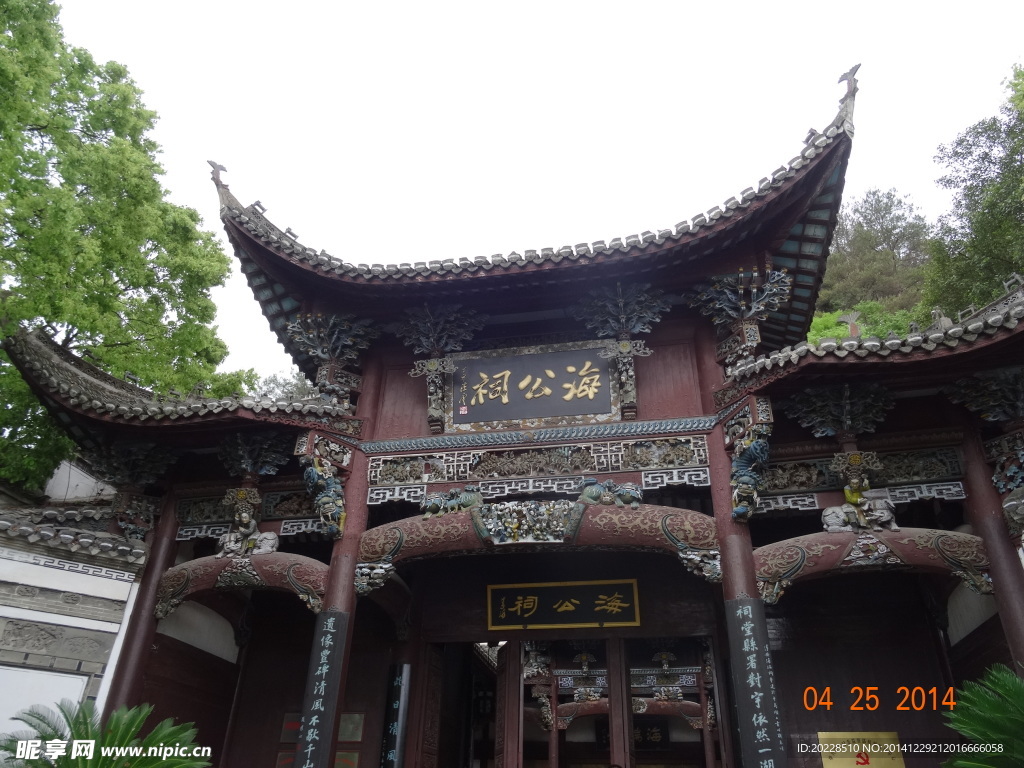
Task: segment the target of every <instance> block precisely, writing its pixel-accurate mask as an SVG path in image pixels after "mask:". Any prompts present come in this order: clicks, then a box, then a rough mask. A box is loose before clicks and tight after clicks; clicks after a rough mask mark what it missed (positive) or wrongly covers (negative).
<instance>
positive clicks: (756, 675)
mask: <svg viewBox="0 0 1024 768" xmlns="http://www.w3.org/2000/svg"><path fill="white" fill-rule="evenodd" d="M725 605H726V608H725V615H726V627H727V630H728V634H729V646H730V650H731V653H730V657H731V666H732V681H733V689H734V690H735V691H736V711H737V727H738V730H739V741H740V750H741V753H742V757H743V765H754V766H761V767H763V768H783V766H785V765H786V758H785V755H784V753H783V740H782V725H781V722H780V718H779V707H778V702H777V696H776V693H775V674H774V671H773V670H772V659H771V652H770V650H769V645H768V628H767V624H766V621H765V616H764V604H763V603H762V602H761V601H760V600H757V599H751V598H738V599H735V600H727V601H726V603H725Z"/></svg>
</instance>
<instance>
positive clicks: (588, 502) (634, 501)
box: [575, 477, 644, 514]
mask: <svg viewBox="0 0 1024 768" xmlns="http://www.w3.org/2000/svg"><path fill="white" fill-rule="evenodd" d="M643 500H644V491H643V488H641V487H640V486H639V485H637V484H636V483H616V482H615V481H614V480H612V479H610V478H609V479H608V480H605V481H604V482H601V481H600V480H598V479H597V478H596V477H588V478H586V479H584V480H583V484H582V485H581V486H580V497H579V499H577V500H576V510H575V512H576V513H577V514H582V513H583V512H584V511H585V510H586V508H587V507H588V506H592V505H594V504H603V505H605V506H611V505H614V506H616V507H625V506H629V507H632V508H633V509H636V508H637V507H639V506H640V505H641V504H642V503H643Z"/></svg>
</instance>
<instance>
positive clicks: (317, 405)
mask: <svg viewBox="0 0 1024 768" xmlns="http://www.w3.org/2000/svg"><path fill="white" fill-rule="evenodd" d="M3 347H4V349H5V350H6V351H7V353H8V354H9V355H10V357H11V360H12V362H14V364H15V365H16V366H17V367H18V369H19V370H20V371H21V373H22V375H23V376H24V377H25V378H26V379H27V380H28V381H30V382H33V383H34V384H35V385H36V386H37V387H38V388H39V389H40V390H43V391H46V392H49V393H50V394H51V395H52V396H54V397H56V398H60V399H63V400H64V401H66V402H67V403H68V406H69V407H70V408H71V409H72V410H76V411H79V412H82V413H87V412H89V411H93V412H94V413H95V415H96V416H99V417H108V418H112V419H117V420H119V421H124V422H134V423H142V422H145V421H147V420H152V421H162V420H169V421H176V420H179V419H188V417H202V416H206V415H208V414H211V415H216V414H222V413H225V412H228V413H230V412H234V411H237V410H239V409H242V410H245V411H250V412H252V413H255V414H259V413H260V412H262V411H266V412H267V413H268V414H278V415H281V416H284V415H285V414H287V415H289V416H290V417H291V418H293V419H298V420H302V421H309V422H310V423H311V425H312V423H313V422H322V423H323V424H326V425H327V426H328V427H333V428H334V429H335V430H337V422H338V420H345V419H347V418H348V417H349V415H350V414H349V413H348V411H347V410H346V409H345V408H344V407H343V406H341V405H337V404H334V403H329V402H327V401H324V400H319V399H318V400H313V399H311V398H306V399H288V398H276V399H275V398H271V397H268V396H266V395H239V396H233V397H213V396H206V395H199V396H191V395H190V396H188V397H185V398H175V397H163V396H161V395H158V394H155V393H153V392H151V391H150V390H148V389H143V388H141V387H137V386H135V385H133V384H130V383H128V382H126V381H121V380H120V379H118V378H116V377H114V376H111V375H110V374H109V373H107V372H105V371H103V370H101V369H100V368H97V367H96V366H95V365H93V364H91V363H89V362H87V361H85V360H83V359H82V358H80V357H78V356H77V355H74V354H73V353H71V352H69V351H68V350H66V349H63V348H62V347H60V346H59V345H58V344H56V343H55V342H54V341H53V340H52V339H50V338H49V337H48V336H46V335H45V334H44V333H42V332H41V331H31V332H30V331H26V330H24V329H22V330H20V331H18V333H17V334H15V335H14V336H11V337H9V338H7V339H6V340H5V341H4V344H3Z"/></svg>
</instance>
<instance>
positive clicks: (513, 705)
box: [494, 640, 523, 768]
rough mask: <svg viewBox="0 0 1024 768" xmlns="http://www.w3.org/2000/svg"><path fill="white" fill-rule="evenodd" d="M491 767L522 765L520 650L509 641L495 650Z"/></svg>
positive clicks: (521, 657) (521, 653) (516, 766)
mask: <svg viewBox="0 0 1024 768" xmlns="http://www.w3.org/2000/svg"><path fill="white" fill-rule="evenodd" d="M496 698H497V704H496V707H495V710H496V711H495V719H494V768H522V766H523V649H522V643H521V642H520V641H519V640H509V641H508V642H506V643H505V645H503V646H502V647H501V648H500V649H498V691H497V696H496Z"/></svg>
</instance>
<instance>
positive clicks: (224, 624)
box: [156, 600, 238, 664]
mask: <svg viewBox="0 0 1024 768" xmlns="http://www.w3.org/2000/svg"><path fill="white" fill-rule="evenodd" d="M156 631H157V632H159V633H161V634H163V635H167V636H168V637H173V638H175V639H176V640H181V641H182V642H183V643H188V644H189V645H192V646H195V647H196V648H199V649H200V650H203V651H206V652H207V653H212V654H213V655H214V656H218V657H220V658H222V659H224V660H225V661H230V662H231V663H232V664H234V663H235V662H236V661H237V660H238V646H237V645H235V630H234V628H233V627H232V626H231V623H230V622H229V621H228V620H227V619H225V618H224V617H223V616H221V615H220V614H219V613H217V612H216V611H214V610H213V609H211V608H207V607H206V606H205V605H200V604H199V603H194V602H192V601H190V600H187V601H185V602H184V603H182V604H181V605H179V606H178V608H177V609H176V610H175V611H174V613H172V614H171V615H170V616H168V617H167V618H166V619H161V620H160V622H159V623H158V624H157V625H156Z"/></svg>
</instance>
